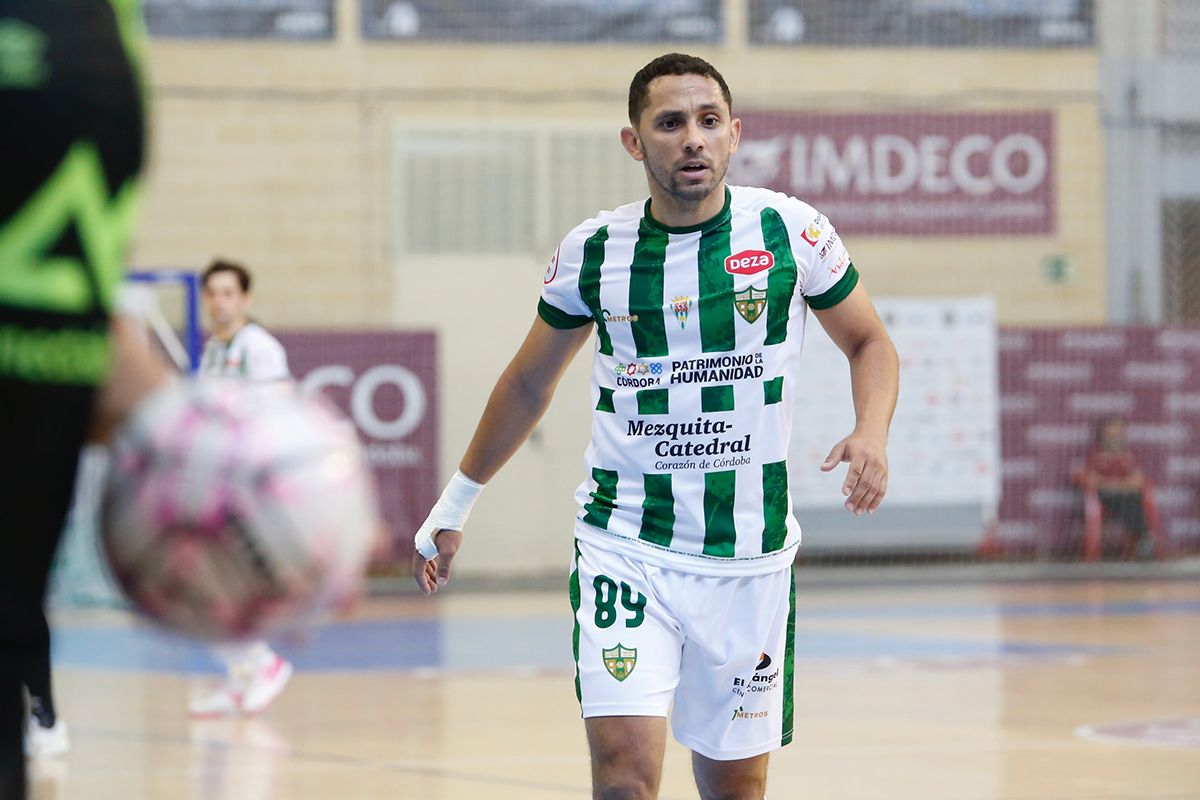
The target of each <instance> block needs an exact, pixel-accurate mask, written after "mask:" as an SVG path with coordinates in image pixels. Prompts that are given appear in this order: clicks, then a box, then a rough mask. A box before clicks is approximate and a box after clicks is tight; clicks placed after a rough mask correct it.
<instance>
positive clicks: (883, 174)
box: [729, 111, 1055, 247]
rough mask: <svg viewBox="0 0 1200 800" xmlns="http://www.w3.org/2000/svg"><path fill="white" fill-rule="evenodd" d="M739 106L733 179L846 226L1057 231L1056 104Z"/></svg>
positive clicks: (912, 231) (916, 232) (910, 231)
mask: <svg viewBox="0 0 1200 800" xmlns="http://www.w3.org/2000/svg"><path fill="white" fill-rule="evenodd" d="M739 116H740V117H741V119H742V139H741V143H740V144H739V145H738V152H737V154H736V155H735V156H734V158H733V161H732V162H731V164H730V170H729V175H730V181H731V182H732V183H735V184H743V185H747V186H764V187H767V188H770V189H774V190H776V191H780V192H784V193H786V194H790V195H793V196H795V197H799V198H800V199H802V200H804V201H805V202H806V203H809V204H810V205H812V206H814V207H816V208H817V209H819V210H820V211H821V212H822V214H827V215H828V216H829V219H831V220H833V223H834V224H835V225H836V226H837V227H838V228H839V229H840V230H841V231H843V232H845V233H876V234H893V235H901V236H928V235H972V234H974V235H996V234H1025V235H1037V234H1047V233H1053V232H1054V228H1055V187H1054V166H1055V164H1054V115H1053V113H1052V112H1050V111H1035V112H1020V113H1002V112H997V113H963V114H912V113H904V114H809V113H795V112H780V111H750V112H739ZM822 221H823V220H822V219H821V218H818V221H817V222H815V223H814V226H816V228H813V227H810V228H809V229H808V230H805V231H804V232H803V233H802V234H801V236H802V238H803V239H804V241H805V242H807V243H808V244H809V245H810V246H814V247H815V246H816V245H817V243H818V242H819V241H820V240H821V233H822V231H821V230H819V228H820V224H821V223H822Z"/></svg>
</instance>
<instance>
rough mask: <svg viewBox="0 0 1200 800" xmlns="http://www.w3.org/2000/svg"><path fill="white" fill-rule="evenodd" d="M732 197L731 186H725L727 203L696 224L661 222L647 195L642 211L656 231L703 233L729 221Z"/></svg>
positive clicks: (645, 220)
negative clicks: (668, 223) (653, 211)
mask: <svg viewBox="0 0 1200 800" xmlns="http://www.w3.org/2000/svg"><path fill="white" fill-rule="evenodd" d="M732 198H733V195H732V193H731V192H730V191H729V187H728V186H726V187H725V205H724V206H723V207H722V208H721V210H720V211H718V212H717V213H716V214H714V215H713V216H711V217H709V218H708V219H706V220H704V222H698V223H696V224H695V225H682V226H671V225H664V224H662V223H661V222H659V221H658V220H656V219H655V218H654V217H653V216H651V214H650V198H649V197H647V198H646V205H645V207H644V209H643V211H642V221H643V222H644V223H645V224H646V225H647V226H648V227H650V228H653V229H654V230H656V231H662V232H663V233H696V232H698V231H699V232H701V233H704V232H707V231H711V230H712V229H714V228H716V227H718V226H720V225H724V224H725V223H726V222H728V221H729V208H730V206H731V205H732V202H733V200H732Z"/></svg>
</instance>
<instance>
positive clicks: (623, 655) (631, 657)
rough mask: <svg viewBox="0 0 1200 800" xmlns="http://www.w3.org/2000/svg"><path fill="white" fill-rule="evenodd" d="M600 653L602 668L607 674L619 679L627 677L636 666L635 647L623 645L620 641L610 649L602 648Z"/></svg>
mask: <svg viewBox="0 0 1200 800" xmlns="http://www.w3.org/2000/svg"><path fill="white" fill-rule="evenodd" d="M600 655H601V656H602V657H603V658H604V668H605V669H606V670H608V674H609V675H612V676H613V677H614V678H616V679H617V680H619V681H623V680H625V679H626V678H628V677H629V676H630V674H631V673H632V672H633V668H634V667H636V666H637V648H636V647H625V646H623V645H622V644H621V643H620V642H618V643H617V646H616V647H614V648H612V649H610V650H603V649H602V650H601V651H600Z"/></svg>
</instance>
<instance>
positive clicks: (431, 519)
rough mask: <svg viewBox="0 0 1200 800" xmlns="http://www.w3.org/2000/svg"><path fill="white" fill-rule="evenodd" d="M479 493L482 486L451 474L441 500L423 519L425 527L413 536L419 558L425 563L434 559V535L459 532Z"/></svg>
mask: <svg viewBox="0 0 1200 800" xmlns="http://www.w3.org/2000/svg"><path fill="white" fill-rule="evenodd" d="M482 491H483V484H482V483H476V482H475V481H473V480H471V479H470V478H468V477H467V476H466V475H463V474H462V473H461V472H457V471H456V472H455V473H454V477H452V478H451V479H450V482H449V483H447V484H446V488H445V489H443V490H442V496H441V497H439V498H438V501H437V502H436V503H434V505H433V510H432V511H430V512H429V516H428V517H426V518H425V524H423V525H422V526H421V527H420V528H418V529H417V535H416V536H414V537H413V543H414V544H416V546H417V552H418V553H420V554H421V557H422V558H424V559H425V560H426V561H432V560H433V559H435V558H437V555H438V550H437V545H436V544H435V543H434V541H433V534H434V533H435V532H437V531H441V530H447V531H461V530H462V529H463V526H464V525H466V524H467V517H468V516H470V514H471V506H473V505H475V501H476V500H478V499H479V493H480V492H482Z"/></svg>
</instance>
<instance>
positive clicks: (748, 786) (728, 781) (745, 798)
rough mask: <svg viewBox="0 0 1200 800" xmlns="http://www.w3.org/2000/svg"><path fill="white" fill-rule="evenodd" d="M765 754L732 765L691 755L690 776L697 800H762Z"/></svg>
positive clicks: (764, 787) (764, 784)
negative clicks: (698, 793) (694, 784)
mask: <svg viewBox="0 0 1200 800" xmlns="http://www.w3.org/2000/svg"><path fill="white" fill-rule="evenodd" d="M767 759H768V756H767V754H766V753H763V754H762V755H761V756H752V757H750V758H739V759H737V760H736V761H714V760H713V759H711V758H705V757H704V756H702V755H700V754H699V753H692V773H693V774H694V775H695V776H696V787H697V788H699V789H700V797H701V800H763V798H764V797H765V796H766V791H767Z"/></svg>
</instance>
